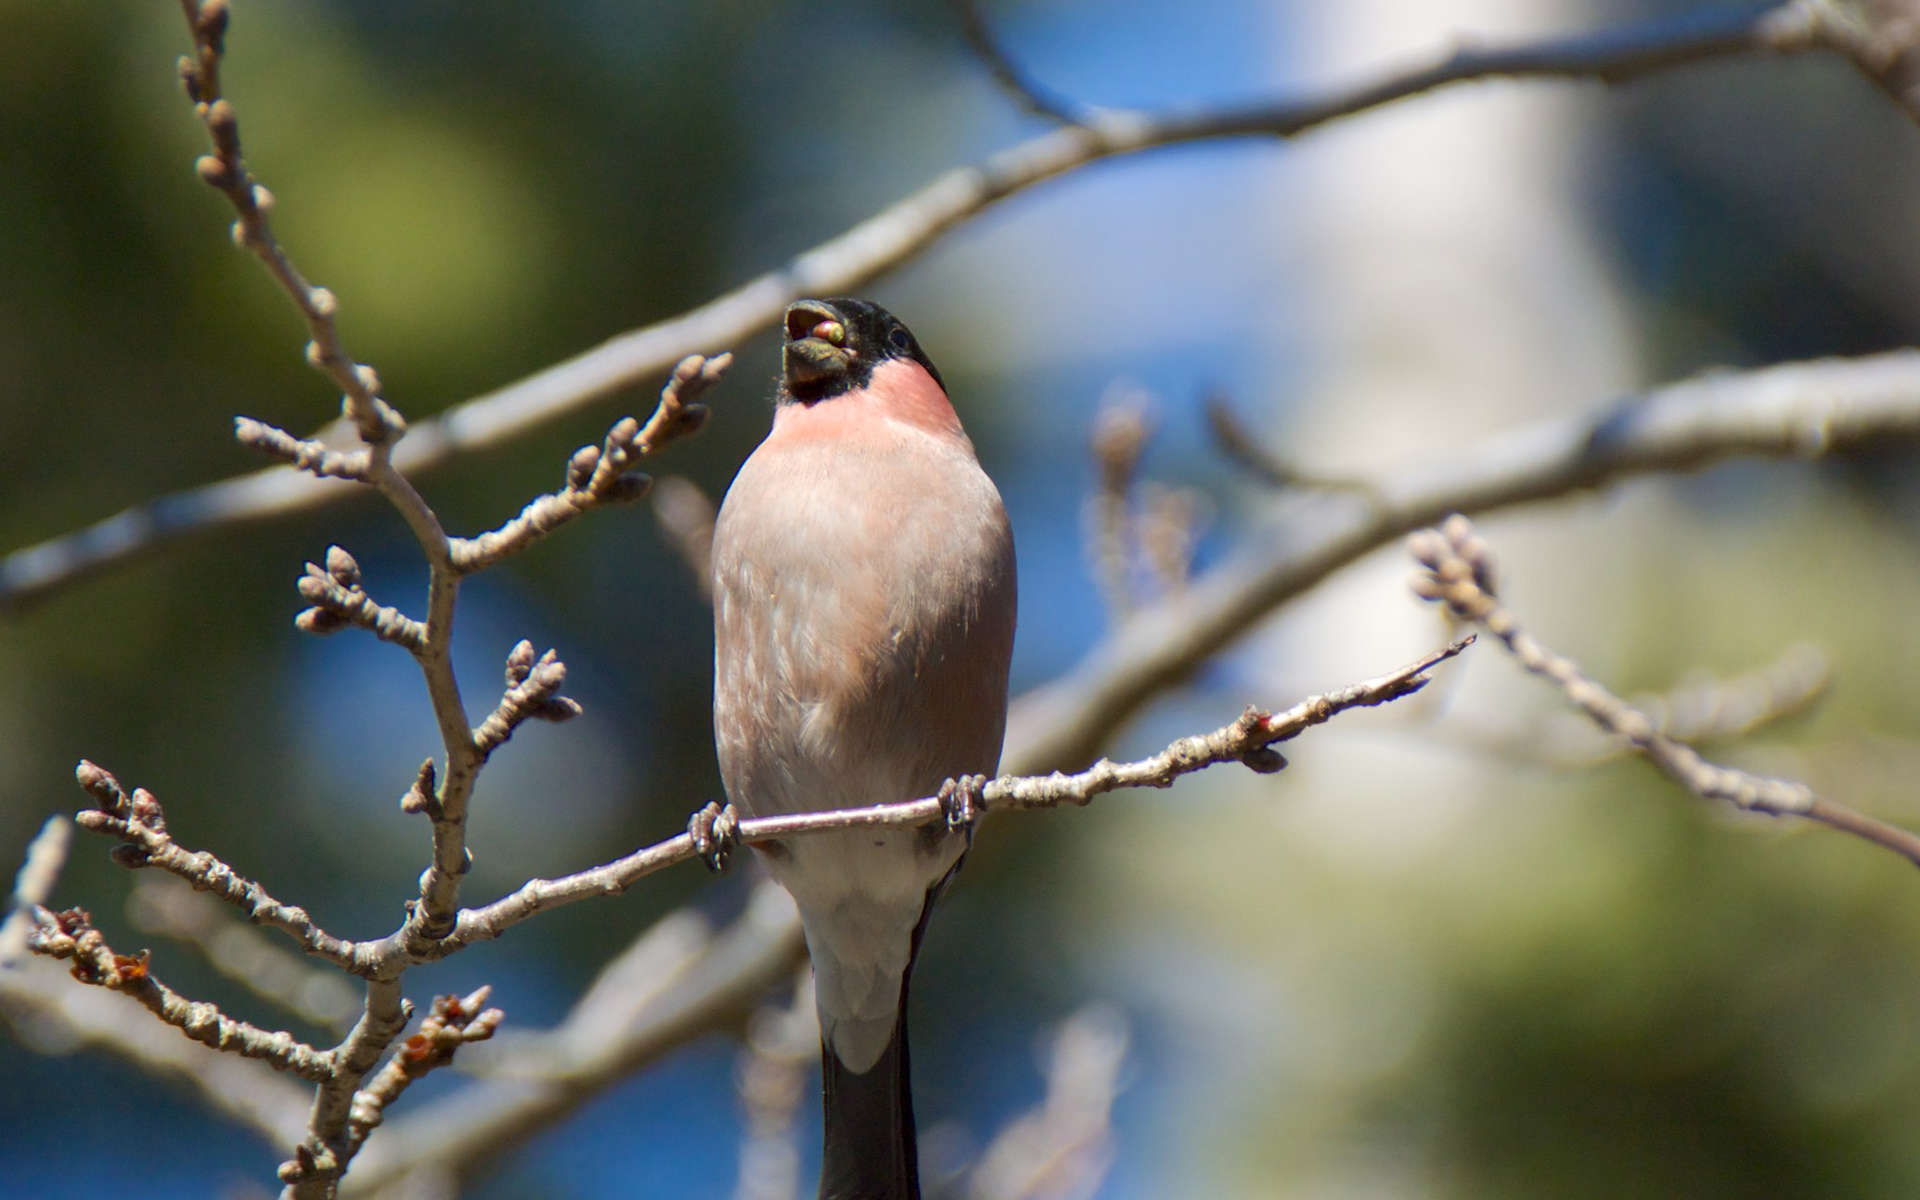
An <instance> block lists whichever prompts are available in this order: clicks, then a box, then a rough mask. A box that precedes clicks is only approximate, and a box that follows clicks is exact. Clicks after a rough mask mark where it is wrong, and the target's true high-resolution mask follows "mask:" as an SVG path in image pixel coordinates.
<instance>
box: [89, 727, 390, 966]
mask: <svg viewBox="0 0 1920 1200" xmlns="http://www.w3.org/2000/svg"><path fill="white" fill-rule="evenodd" d="M74 775H75V776H76V777H77V778H78V779H79V781H80V786H81V787H83V788H85V789H86V790H87V793H88V794H89V795H91V796H92V797H93V798H94V801H95V803H96V804H98V805H99V807H98V808H94V809H88V810H85V811H83V812H81V813H79V814H78V816H76V817H75V821H76V822H77V823H78V824H79V826H80V827H81V828H82V829H87V830H91V831H93V832H94V833H104V834H109V835H111V836H114V837H118V838H119V839H121V843H122V847H123V848H124V849H125V851H126V852H125V853H119V854H116V856H115V857H116V860H117V861H119V862H120V863H121V864H122V865H123V866H131V867H158V868H159V869H160V870H162V871H165V872H167V873H168V874H170V875H177V876H179V877H180V878H182V879H184V880H186V881H187V882H188V883H190V884H192V885H193V886H194V887H195V888H198V889H200V890H202V891H206V892H211V893H212V894H213V895H214V896H216V897H218V898H219V899H221V900H224V901H226V902H227V903H228V904H231V905H233V906H234V907H235V908H237V909H239V910H240V911H241V912H242V913H244V914H246V918H247V920H249V921H252V922H254V923H255V924H258V925H268V926H271V927H273V928H275V929H278V930H280V931H281V932H283V933H285V934H287V935H288V936H289V937H291V938H293V939H294V941H296V942H298V943H300V946H301V948H302V949H304V950H305V951H306V952H307V953H308V954H312V955H315V956H316V957H319V958H324V959H326V960H327V961H328V962H330V963H332V964H334V965H335V966H337V967H339V968H340V969H341V970H343V971H348V972H351V973H353V974H365V973H366V972H367V970H368V969H369V964H368V961H367V959H366V958H365V956H364V947H359V946H356V945H355V944H354V943H352V942H349V941H346V940H345V939H342V938H337V937H334V936H333V935H332V934H330V933H328V932H327V931H326V930H324V929H322V928H320V926H319V925H317V924H315V923H314V920H313V918H312V917H310V916H308V915H307V910H306V909H304V908H300V907H298V906H296V905H292V904H282V903H281V902H280V901H278V900H276V899H274V898H273V897H272V896H271V895H269V894H268V893H267V890H266V889H265V888H263V887H261V886H260V885H259V884H257V883H255V882H254V881H253V880H251V879H247V878H244V877H243V876H241V875H239V874H237V873H236V872H235V871H234V869H233V868H232V867H229V866H228V865H227V864H226V863H224V862H222V861H220V859H219V858H217V857H215V856H214V855H212V854H210V853H208V852H207V851H204V850H202V851H198V852H196V851H192V850H188V849H186V848H185V847H183V846H181V845H180V844H179V843H178V842H175V841H174V840H173V837H172V835H170V834H169V833H168V832H167V828H166V817H165V814H164V813H163V812H162V810H161V808H160V802H159V800H157V799H155V798H154V795H153V793H151V792H149V791H147V790H146V789H145V788H135V789H134V791H133V794H132V795H131V796H129V795H127V794H126V793H125V792H124V791H122V790H121V787H120V781H119V780H117V779H115V778H114V777H113V775H112V774H111V773H109V772H108V771H107V770H106V769H105V768H103V767H100V766H98V765H96V764H94V763H91V762H88V761H86V760H85V759H82V760H81V762H80V765H79V766H78V767H77V768H75V770H74Z"/></svg>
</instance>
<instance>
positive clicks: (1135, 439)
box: [1087, 388, 1148, 621]
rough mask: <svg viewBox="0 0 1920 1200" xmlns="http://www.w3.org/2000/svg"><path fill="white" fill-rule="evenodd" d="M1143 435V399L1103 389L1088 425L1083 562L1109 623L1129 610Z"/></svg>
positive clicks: (1135, 393)
mask: <svg viewBox="0 0 1920 1200" xmlns="http://www.w3.org/2000/svg"><path fill="white" fill-rule="evenodd" d="M1147 434H1148V424H1147V401H1146V397H1145V396H1144V395H1143V394H1141V393H1140V392H1138V391H1135V390H1132V389H1119V388H1110V389H1108V392H1107V395H1106V396H1105V397H1104V398H1103V399H1102V401H1101V404H1100V411H1099V413H1098V414H1096V415H1095V417H1094V420H1093V437H1092V442H1093V464H1094V477H1095V480H1096V486H1095V488H1094V493H1093V496H1092V497H1091V498H1090V499H1089V500H1088V510H1089V511H1088V519H1087V524H1088V526H1089V530H1088V543H1089V544H1088V547H1087V549H1088V555H1087V557H1088V558H1089V559H1090V560H1091V561H1092V565H1093V576H1094V579H1095V580H1096V581H1097V582H1098V583H1099V585H1100V594H1101V596H1102V597H1103V598H1104V599H1105V600H1106V602H1107V612H1108V614H1109V615H1110V616H1111V617H1112V618H1113V619H1114V620H1115V621H1118V620H1120V619H1121V618H1123V617H1125V616H1126V615H1127V614H1128V613H1130V612H1132V611H1133V608H1134V599H1133V563H1134V543H1135V530H1134V519H1133V484H1134V476H1135V475H1136V474H1137V473H1138V471H1139V469H1140V455H1141V453H1142V452H1143V451H1144V450H1145V448H1146V444H1147Z"/></svg>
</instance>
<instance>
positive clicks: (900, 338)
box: [887, 325, 913, 350]
mask: <svg viewBox="0 0 1920 1200" xmlns="http://www.w3.org/2000/svg"><path fill="white" fill-rule="evenodd" d="M887 344H888V345H890V346H892V347H893V348H894V349H895V350H905V349H907V348H908V347H910V346H912V345H913V338H912V337H911V336H909V335H908V333H907V331H906V330H905V329H902V328H901V327H900V326H898V325H895V326H894V327H893V328H892V329H890V330H888V331H887Z"/></svg>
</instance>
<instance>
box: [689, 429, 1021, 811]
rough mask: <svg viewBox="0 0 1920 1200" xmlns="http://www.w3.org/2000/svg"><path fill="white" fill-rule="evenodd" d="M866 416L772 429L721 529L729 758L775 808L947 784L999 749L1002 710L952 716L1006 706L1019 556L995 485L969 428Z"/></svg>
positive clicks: (721, 729)
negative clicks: (943, 431)
mask: <svg viewBox="0 0 1920 1200" xmlns="http://www.w3.org/2000/svg"><path fill="white" fill-rule="evenodd" d="M861 415H862V414H859V413H857V412H854V411H851V406H849V411H848V412H847V413H846V416H845V417H841V416H840V415H839V414H829V416H830V417H831V418H832V419H831V420H821V421H818V422H815V423H812V424H808V425H805V426H803V427H801V428H800V429H799V430H798V431H797V433H798V436H788V437H786V438H781V437H780V436H779V435H780V433H781V432H782V431H781V430H780V429H779V427H778V426H776V431H775V436H773V437H770V438H769V439H768V441H767V443H766V444H765V445H763V446H762V447H761V449H760V450H758V451H756V452H755V454H754V456H753V457H752V458H751V459H749V461H748V463H747V465H746V466H745V467H743V468H742V470H741V472H740V475H739V477H738V478H737V479H736V480H735V482H734V485H733V488H732V489H730V490H729V493H728V496H727V500H726V503H725V505H724V506H723V509H722V512H721V517H720V523H719V526H718V528H717V529H716V532H715V544H714V585H715V586H714V601H715V609H716V611H715V616H716V621H715V633H716V677H715V684H716V687H715V704H716V711H715V718H716V732H717V733H718V734H719V737H720V742H721V745H720V752H721V759H722V768H723V770H724V771H727V773H728V774H729V775H736V774H737V775H749V776H754V777H755V778H754V779H753V780H752V781H751V782H749V781H748V780H746V779H742V782H743V783H748V784H749V787H748V790H749V791H751V792H752V793H754V794H755V795H756V796H757V797H758V798H760V799H761V801H762V802H763V803H765V805H766V806H767V807H768V808H770V809H775V808H777V809H787V808H793V807H814V806H818V805H820V804H822V803H825V802H826V800H827V797H825V796H821V795H819V794H818V793H819V792H820V791H822V790H826V791H828V792H830V793H837V794H839V795H840V796H842V797H847V796H852V795H856V794H858V795H864V794H867V793H869V792H872V793H875V799H876V800H878V799H903V798H906V795H907V794H909V793H908V792H906V791H902V790H901V789H912V788H918V787H922V786H925V784H924V782H923V780H922V777H923V776H926V775H927V774H928V773H929V772H931V771H938V772H939V774H936V775H934V776H933V779H932V782H933V783H934V784H937V783H938V782H939V779H940V778H941V777H944V776H945V775H949V774H958V773H960V772H963V771H977V770H990V769H991V767H992V763H991V762H990V761H989V762H987V763H985V764H984V765H979V764H978V760H979V759H980V758H981V757H982V754H983V752H982V751H981V750H979V749H977V748H975V747H976V745H980V744H984V743H986V742H989V741H990V742H991V743H992V745H991V748H990V750H989V751H986V752H985V753H987V754H990V755H997V752H998V748H999V743H998V738H999V730H998V722H997V721H992V722H989V723H991V724H992V725H993V728H992V729H991V730H988V729H985V728H981V729H978V730H975V729H973V728H972V724H970V723H969V722H966V721H962V722H960V723H959V725H958V726H956V725H955V724H954V722H953V721H952V720H950V719H946V718H945V717H944V716H943V713H944V712H945V708H946V707H947V706H951V705H960V706H962V707H963V708H964V707H976V708H981V709H982V710H983V711H985V710H986V709H989V708H991V707H993V705H992V703H991V695H992V692H993V691H994V689H995V688H998V689H1000V693H999V694H1000V698H1001V699H1000V702H1001V703H1004V688H1005V669H1006V668H1005V659H1006V655H1007V652H1008V650H1009V649H1010V646H1011V640H1012V625H1011V589H1012V586H1013V580H1012V570H1013V564H1012V547H1011V541H1010V538H1009V536H1008V533H1007V529H1006V518H1005V514H1004V512H1003V511H1002V509H1001V506H1000V501H999V497H998V494H997V493H996V492H995V491H994V489H993V485H992V483H991V482H990V481H988V480H987V478H986V476H985V474H984V473H983V472H981V470H980V468H979V465H978V464H977V463H976V462H975V461H974V458H973V455H972V452H971V449H970V447H968V446H967V445H966V443H965V441H964V438H960V437H958V435H957V433H956V435H955V436H954V437H946V436H941V435H940V434H938V433H937V432H930V431H928V430H925V429H921V428H917V427H915V426H912V425H909V424H906V423H902V422H897V421H886V420H877V421H876V420H864V421H862V420H856V419H852V418H857V417H859V416H861ZM1003 626H1004V628H1002V627H1003ZM996 663H997V667H996ZM996 674H997V681H996V679H995V676H996ZM975 693H978V695H975ZM916 724H919V725H923V726H925V725H934V724H938V725H940V726H941V727H942V728H946V729H950V730H956V731H957V732H958V733H960V734H962V735H963V736H961V737H960V738H959V739H958V740H959V742H961V743H964V745H961V744H955V745H946V744H945V743H948V742H951V741H953V740H954V739H952V738H949V737H946V736H943V735H941V734H939V733H936V732H934V731H933V730H932V729H923V730H922V736H918V737H916V736H913V728H914V726H915V725H916ZM903 734H904V736H903ZM946 759H951V760H955V761H952V762H944V763H943V762H942V761H941V760H946Z"/></svg>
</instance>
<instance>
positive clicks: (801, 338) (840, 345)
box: [781, 300, 854, 388]
mask: <svg viewBox="0 0 1920 1200" xmlns="http://www.w3.org/2000/svg"><path fill="white" fill-rule="evenodd" d="M786 323H787V344H786V347H785V350H784V352H783V353H782V355H781V365H782V367H783V369H784V370H785V372H786V377H787V386H788V387H789V388H793V387H806V386H807V385H809V384H814V383H819V382H820V381H821V380H823V379H830V378H832V377H833V376H835V375H842V374H845V373H846V371H847V368H848V367H849V366H850V365H852V362H853V357H854V352H853V349H852V348H851V347H850V346H848V345H847V325H846V322H845V320H844V319H842V317H841V315H840V313H838V312H837V311H835V310H834V308H833V307H832V306H831V305H828V304H823V303H821V302H820V301H818V300H801V301H799V302H798V303H795V304H792V305H790V306H788V308H787V322H786Z"/></svg>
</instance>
